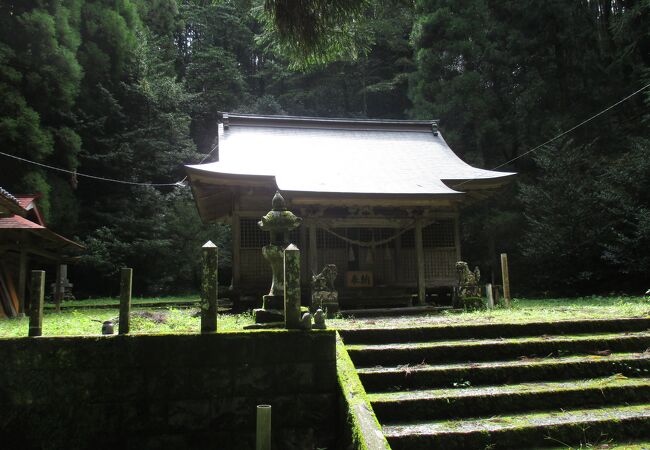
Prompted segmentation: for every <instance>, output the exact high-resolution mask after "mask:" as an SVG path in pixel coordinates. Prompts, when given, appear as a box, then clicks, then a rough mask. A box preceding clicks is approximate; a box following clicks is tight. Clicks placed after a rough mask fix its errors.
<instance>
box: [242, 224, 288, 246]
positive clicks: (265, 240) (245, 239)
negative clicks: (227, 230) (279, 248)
mask: <svg viewBox="0 0 650 450" xmlns="http://www.w3.org/2000/svg"><path fill="white" fill-rule="evenodd" d="M257 222H258V219H240V222H239V226H240V229H241V248H259V249H261V248H262V247H264V246H265V245H268V244H269V242H270V239H271V236H270V234H269V233H268V232H267V231H263V230H262V229H261V228H260V227H259V225H257ZM289 242H292V243H294V244H296V245H298V244H299V243H300V232H299V231H298V229H295V230H293V231H291V232H290V233H289Z"/></svg>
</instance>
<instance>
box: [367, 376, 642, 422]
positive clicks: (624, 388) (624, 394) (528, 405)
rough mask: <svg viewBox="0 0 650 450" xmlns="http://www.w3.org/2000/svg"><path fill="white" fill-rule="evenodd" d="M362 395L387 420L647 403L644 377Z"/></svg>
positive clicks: (428, 418)
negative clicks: (366, 396) (365, 396)
mask: <svg viewBox="0 0 650 450" xmlns="http://www.w3.org/2000/svg"><path fill="white" fill-rule="evenodd" d="M649 375H650V374H649ZM368 398H369V399H370V402H371V404H372V408H373V409H374V411H375V413H376V414H377V417H378V418H379V421H380V422H381V423H384V424H387V423H394V422H397V421H405V420H435V419H445V418H462V417H478V416H491V415H496V414H504V413H515V412H521V411H530V410H553V409H559V408H572V407H573V408H580V407H591V406H594V407H595V406H601V405H613V404H626V403H628V404H632V403H650V378H626V377H624V376H611V377H606V378H597V379H590V380H574V381H562V382H538V383H525V384H513V385H503V386H484V387H471V388H460V389H434V390H419V391H408V392H389V393H381V394H370V395H369V396H368Z"/></svg>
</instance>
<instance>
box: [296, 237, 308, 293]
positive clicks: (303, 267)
mask: <svg viewBox="0 0 650 450" xmlns="http://www.w3.org/2000/svg"><path fill="white" fill-rule="evenodd" d="M298 232H299V236H300V242H299V244H298V245H299V247H300V248H301V249H303V250H304V249H306V248H309V247H308V245H307V227H306V226H305V225H302V226H301V227H300V228H298ZM302 259H303V258H301V260H300V280H301V282H302V283H303V284H304V286H309V285H310V283H311V274H310V273H309V268H308V267H307V264H306V263H307V261H303V260H302Z"/></svg>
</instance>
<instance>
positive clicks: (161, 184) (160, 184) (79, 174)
mask: <svg viewBox="0 0 650 450" xmlns="http://www.w3.org/2000/svg"><path fill="white" fill-rule="evenodd" d="M217 147H218V144H216V145H215V146H214V147H212V149H211V150H210V151H209V152H208V153H207V154H206V155H205V156H204V157H203V159H201V161H200V162H199V164H202V163H203V162H205V160H206V159H208V158H209V157H210V155H211V154H212V152H214V151H215V150H216V148H217ZM0 155H2V156H6V157H8V158H13V159H15V160H18V161H22V162H25V163H29V164H34V165H36V166H39V167H43V168H45V169H50V170H56V171H58V172H63V173H68V174H71V175H74V176H77V177H83V178H88V179H91V180H97V181H106V182H111V183H119V184H127V185H131V186H152V187H163V186H185V180H187V176H185V177H184V178H183V179H182V180H180V181H176V182H174V183H143V182H138V181H127V180H118V179H115V178H107V177H100V176H97V175H90V174H87V173H82V172H76V171H74V170H68V169H63V168H61V167H55V166H51V165H49V164H43V163H40V162H37V161H32V160H31V159H27V158H22V157H20V156H16V155H12V154H9V153H5V152H2V151H0Z"/></svg>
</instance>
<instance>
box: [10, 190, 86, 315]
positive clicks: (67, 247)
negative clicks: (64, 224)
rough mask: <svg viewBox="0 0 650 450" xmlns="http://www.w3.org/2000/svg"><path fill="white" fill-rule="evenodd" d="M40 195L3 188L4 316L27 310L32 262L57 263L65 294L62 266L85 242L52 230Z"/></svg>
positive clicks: (60, 286) (60, 287)
mask: <svg viewBox="0 0 650 450" xmlns="http://www.w3.org/2000/svg"><path fill="white" fill-rule="evenodd" d="M38 198H39V195H17V196H13V195H11V194H10V193H9V192H7V191H6V190H4V189H2V188H0V317H3V316H8V317H12V316H15V315H17V314H22V313H24V312H25V306H26V305H27V303H28V301H27V297H28V293H27V283H28V281H29V280H28V279H27V277H28V273H29V267H30V264H31V265H38V266H42V265H56V268H57V270H56V273H57V278H56V280H57V283H56V284H57V291H56V294H58V299H59V300H60V298H61V296H62V294H63V291H62V289H63V283H64V282H65V280H64V279H63V278H64V277H63V276H62V271H61V267H62V265H63V264H67V263H72V262H74V258H73V257H71V256H70V255H71V252H73V251H75V250H79V249H82V248H83V246H82V245H80V244H78V243H76V242H74V241H71V240H70V239H67V238H64V237H63V236H61V235H58V234H56V233H54V232H53V231H51V230H49V229H48V228H47V226H46V224H45V220H44V219H43V215H42V214H41V212H40V210H39V209H38V205H37V203H36V201H37V200H38Z"/></svg>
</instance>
